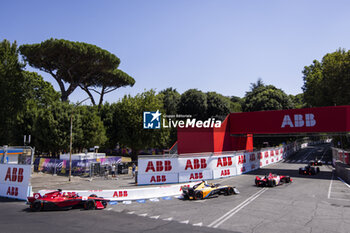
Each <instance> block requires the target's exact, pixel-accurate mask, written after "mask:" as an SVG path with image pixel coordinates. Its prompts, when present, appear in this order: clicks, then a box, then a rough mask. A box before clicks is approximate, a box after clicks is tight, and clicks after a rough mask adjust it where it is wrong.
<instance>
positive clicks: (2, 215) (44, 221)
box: [0, 145, 350, 233]
mask: <svg viewBox="0 0 350 233" xmlns="http://www.w3.org/2000/svg"><path fill="white" fill-rule="evenodd" d="M316 158H318V159H321V160H323V161H324V162H326V163H327V164H328V162H330V161H331V151H330V148H329V145H318V146H310V147H307V148H305V149H303V150H301V151H299V152H298V153H296V154H294V155H292V156H291V157H290V158H288V159H286V160H285V161H282V162H279V163H276V164H272V165H269V166H267V167H264V168H262V169H259V170H256V171H252V172H250V173H247V174H244V175H241V176H235V177H230V178H226V179H221V180H217V181H216V182H218V183H221V184H223V185H224V184H227V185H232V186H236V187H237V188H238V189H239V191H240V194H239V195H233V196H219V197H217V198H210V199H205V200H198V201H188V200H187V201H185V200H180V199H177V198H172V199H171V200H163V199H154V200H151V201H146V202H145V203H138V202H132V203H131V204H121V203H118V204H117V205H109V206H108V207H107V208H106V209H105V210H101V211H84V210H79V209H74V210H70V211H46V212H39V213H33V212H30V211H28V209H27V207H26V206H25V204H24V203H23V202H2V203H0V232H5V233H7V232H28V233H32V232H33V233H34V232H35V233H40V232H52V233H55V232H179V231H182V232H251V233H255V232H256V233H258V232H259V233H274V232H283V233H288V232H293V233H294V232H298V233H301V232H317V233H322V232H327V233H333V232H344V233H347V232H350V186H349V185H347V184H345V183H343V182H342V181H341V180H339V179H338V178H337V177H336V175H335V174H334V173H333V170H332V166H331V165H324V166H322V167H320V169H321V172H320V173H319V174H317V175H314V176H304V175H299V174H298V168H299V167H302V166H305V165H306V164H307V163H308V162H309V161H310V160H313V159H316ZM269 172H272V173H276V174H279V175H290V176H291V177H292V179H293V183H291V184H284V185H281V186H277V187H274V188H259V187H256V186H255V185H254V179H255V176H256V175H265V174H267V173H269Z"/></svg>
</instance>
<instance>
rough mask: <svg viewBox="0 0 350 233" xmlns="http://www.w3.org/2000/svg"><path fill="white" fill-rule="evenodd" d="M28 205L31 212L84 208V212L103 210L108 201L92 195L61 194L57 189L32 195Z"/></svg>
mask: <svg viewBox="0 0 350 233" xmlns="http://www.w3.org/2000/svg"><path fill="white" fill-rule="evenodd" d="M27 199H28V204H29V205H30V209H31V210H32V211H40V210H45V209H71V208H73V207H84V209H86V210H92V209H104V208H106V206H107V202H108V201H109V200H107V199H104V198H101V197H97V196H96V195H95V194H92V195H90V196H88V197H82V196H79V195H77V194H75V193H68V194H66V193H63V192H62V190H60V189H58V190H57V191H53V192H50V193H46V194H45V195H44V196H41V195H40V193H34V195H33V197H28V198H27Z"/></svg>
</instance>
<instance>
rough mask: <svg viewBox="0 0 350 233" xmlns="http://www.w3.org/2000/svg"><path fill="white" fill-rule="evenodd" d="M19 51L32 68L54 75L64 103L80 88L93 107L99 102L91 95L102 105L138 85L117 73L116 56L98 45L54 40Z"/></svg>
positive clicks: (123, 74)
mask: <svg viewBox="0 0 350 233" xmlns="http://www.w3.org/2000/svg"><path fill="white" fill-rule="evenodd" d="M19 49H20V51H21V54H22V55H23V58H24V59H25V60H26V61H28V63H29V65H31V66H32V67H35V68H38V69H40V70H43V71H45V72H47V73H49V74H51V75H52V77H53V78H54V79H55V80H56V81H57V83H58V85H59V87H60V91H61V99H62V101H67V100H68V97H69V95H70V94H71V93H72V92H73V91H74V90H75V89H76V88H77V87H80V88H82V89H83V90H84V91H85V92H86V93H87V94H88V95H89V97H90V99H91V102H92V103H93V105H96V101H95V99H94V97H93V95H92V92H96V93H98V94H99V95H100V101H99V105H100V104H102V102H103V96H104V95H105V94H107V93H109V92H111V91H113V90H115V89H117V88H119V87H121V86H127V85H130V86H132V85H134V83H135V80H134V79H133V78H131V77H130V76H129V75H127V74H126V73H124V72H123V71H121V70H118V66H119V64H120V60H119V58H118V57H117V56H115V55H114V54H112V53H110V52H108V51H106V50H104V49H101V48H99V47H97V46H95V45H91V44H87V43H82V42H72V41H68V40H62V39H61V40H58V39H52V38H51V39H49V40H46V41H44V42H42V43H40V44H27V45H21V46H20V48H19ZM65 84H68V87H67V88H66V85H65Z"/></svg>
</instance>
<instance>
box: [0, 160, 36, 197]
mask: <svg viewBox="0 0 350 233" xmlns="http://www.w3.org/2000/svg"><path fill="white" fill-rule="evenodd" d="M30 172H31V166H30V165H18V164H0V196H2V197H8V198H15V199H21V200H26V199H27V196H28V185H29V181H30Z"/></svg>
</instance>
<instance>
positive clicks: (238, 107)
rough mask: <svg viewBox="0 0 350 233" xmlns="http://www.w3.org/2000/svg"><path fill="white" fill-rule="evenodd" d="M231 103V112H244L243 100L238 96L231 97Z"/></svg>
mask: <svg viewBox="0 0 350 233" xmlns="http://www.w3.org/2000/svg"><path fill="white" fill-rule="evenodd" d="M230 101H231V103H230V112H242V104H243V99H242V98H240V97H238V96H231V98H230Z"/></svg>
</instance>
